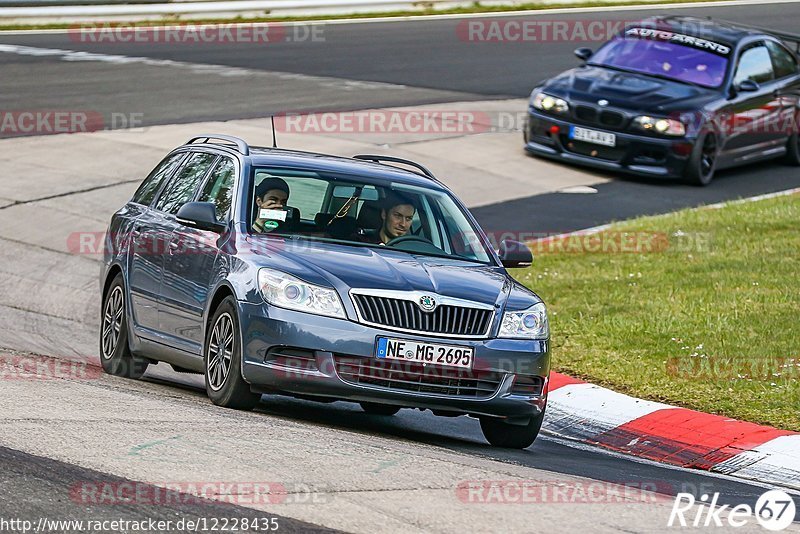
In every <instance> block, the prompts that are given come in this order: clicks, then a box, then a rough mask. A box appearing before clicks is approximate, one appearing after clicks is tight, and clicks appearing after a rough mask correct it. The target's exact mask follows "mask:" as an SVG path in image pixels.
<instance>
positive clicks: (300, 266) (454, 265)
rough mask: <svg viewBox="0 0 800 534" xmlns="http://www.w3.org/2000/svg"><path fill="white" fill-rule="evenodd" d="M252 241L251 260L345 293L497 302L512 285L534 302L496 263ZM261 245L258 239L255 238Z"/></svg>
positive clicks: (328, 245)
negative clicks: (378, 292)
mask: <svg viewBox="0 0 800 534" xmlns="http://www.w3.org/2000/svg"><path fill="white" fill-rule="evenodd" d="M264 241H266V242H268V246H258V247H254V249H253V253H254V254H255V256H256V260H254V261H255V263H257V264H258V266H260V267H270V268H273V269H277V270H280V271H283V272H286V273H289V274H291V275H294V276H296V277H298V278H301V279H303V280H305V281H307V282H309V283H312V284H317V285H324V286H333V287H335V288H336V289H337V290H338V291H339V294H340V295H341V296H342V297H343V299H346V296H347V294H348V292H349V290H350V289H352V288H366V289H386V290H394V291H412V290H413V291H425V292H431V293H436V294H438V295H444V296H449V297H455V298H460V299H465V300H471V301H475V302H481V303H484V304H499V305H503V304H504V303H505V301H506V300H507V299H508V296H509V294H510V293H511V292H512V288H514V291H513V293H514V295H515V301H516V300H519V299H527V300H529V301H530V305H533V304H535V303H536V302H538V297H536V295H534V294H533V293H531V292H529V291H527V290H524V288H522V291H521V290H520V289H519V288H516V287H515V286H516V284H515V283H514V281H513V279H512V278H511V277H510V276H508V274H507V273H506V272H505V269H503V268H502V267H497V266H491V265H482V264H478V263H472V262H467V261H462V260H457V259H448V258H437V257H431V256H422V255H418V254H410V253H407V252H402V251H398V250H392V249H384V248H372V247H356V246H347V245H337V244H334V243H319V242H311V241H298V242H291V241H289V240H286V241H284V240H281V239H269V240H264ZM258 244H259V245H261V244H262V243H260V242H259V243H258Z"/></svg>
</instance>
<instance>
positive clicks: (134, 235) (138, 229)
mask: <svg viewBox="0 0 800 534" xmlns="http://www.w3.org/2000/svg"><path fill="white" fill-rule="evenodd" d="M140 235H142V227H141V226H138V225H137V226H134V227H133V232H131V237H132V238H134V239H136V238H137V237H139V236H140Z"/></svg>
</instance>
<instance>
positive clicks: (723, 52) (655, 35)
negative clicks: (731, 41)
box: [625, 27, 731, 56]
mask: <svg viewBox="0 0 800 534" xmlns="http://www.w3.org/2000/svg"><path fill="white" fill-rule="evenodd" d="M625 37H626V38H628V39H630V38H638V39H652V40H656V41H669V42H671V43H676V44H682V45H684V46H691V47H694V48H699V49H700V50H707V51H709V52H714V53H715V54H718V55H720V56H727V55H728V54H730V53H731V47H730V46H727V45H724V44H720V43H715V42H714V41H709V40H708V39H703V38H701V37H694V36H692V35H685V34H682V33H675V32H671V31H669V30H659V29H657V28H640V27H634V28H628V29H627V30H625Z"/></svg>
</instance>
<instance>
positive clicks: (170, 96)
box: [0, 3, 800, 231]
mask: <svg viewBox="0 0 800 534" xmlns="http://www.w3.org/2000/svg"><path fill="white" fill-rule="evenodd" d="M668 12H669V13H676V14H681V13H684V14H692V15H695V16H703V17H705V16H710V17H717V18H722V19H726V20H733V21H740V22H747V23H750V24H755V25H759V26H764V27H773V28H777V29H781V30H785V31H793V30H796V23H795V21H796V20H797V18H798V17H800V4H797V3H784V4H767V5H766V6H761V5H745V6H741V7H730V6H726V7H703V8H698V7H694V8H682V9H670V10H668ZM653 13H659V11H657V10H656V11H652V10H636V11H609V12H604V13H603V15H602V17H597V16H593V15H592V14H590V13H579V14H570V15H565V14H557V15H547V16H537V17H535V18H536V20H540V19H541V20H550V21H568V22H578V23H585V22H586V21H589V20H592V19H594V18H596V19H600V20H601V21H603V22H604V23H606V24H608V25H609V27H613V25H614V22H615V21H624V20H635V19H636V18H640V17H643V16H646V15H648V14H653ZM500 18H501V19H502V18H503V17H500ZM510 18H513V19H515V20H520V21H524V20H532V19H533V17H520V16H518V15H512V16H510ZM466 20H468V19H440V20H421V21H420V20H412V21H405V22H374V23H355V24H346V23H339V24H328V25H325V26H323V30H324V33H322V34H321V35H322V36H323V38H324V40H322V41H318V42H312V39H311V37H304V35H305V34H304V33H303V32H304V31H306V30H296V31H297V32H298V33H297V35H298V37H297V38H296V40H292V42H284V41H276V42H270V43H216V42H206V43H203V42H201V43H194V42H190V43H183V44H165V43H159V42H133V43H125V42H113V43H108V42H102V43H93V42H82V41H86V40H92V39H91V38H89V37H86V36H81V34H80V33H79V32H77V31H76V30H70V31H67V32H58V33H38V34H3V35H0V47H2V45H16V46H23V47H31V48H32V50H33V51H32V52H26V53H18V52H15V53H8V52H6V53H2V49H1V48H0V69H2V72H3V76H2V78H1V79H0V109H9V110H32V109H33V110H41V109H47V110H50V109H70V110H94V111H97V112H100V113H103V114H104V115H105V116H106V117H108V116H109V115H110V114H112V113H119V114H124V115H128V116H130V114H134V115H135V116H136V117H137V120H140V121H141V124H140V125H143V126H146V125H153V124H174V123H187V122H199V121H207V120H229V119H235V118H249V117H265V116H269V115H270V114H275V113H284V112H297V111H326V110H350V109H364V108H377V107H391V106H414V105H423V104H429V103H433V102H455V101H470V100H488V99H500V98H508V97H517V98H519V97H527V95H528V94H529V93H530V90H531V88H532V87H533V86H534V85H535V83H536V82H537V81H538V80H540V79H542V78H545V77H547V76H551V75H553V74H555V73H557V72H559V71H561V70H563V69H565V68H568V67H571V66H573V65H575V64H576V61H577V60H576V59H575V58H574V57H573V55H572V50H573V49H574V48H576V47H577V46H579V45H586V46H594V47H595V48H596V47H597V46H598V44H599V43H596V42H583V43H577V44H576V43H574V42H569V41H568V42H564V41H562V40H551V41H545V42H543V41H542V40H537V41H534V42H531V41H528V42H480V41H478V42H475V41H469V40H468V39H467V38H466V37H465V30H464V26H463V25H464V24H465V21H466ZM486 20H489V19H486ZM491 20H495V19H491ZM286 31H287V37H286V38H287V39H290V38H291V33H290V32H292V31H295V30H292V28H291V27H289V28H287V29H286ZM94 39H97V37H95V38H94ZM42 49H44V50H47V51H49V53H48V54H44V55H43V54H42V53H41V51H42ZM53 51H55V52H56V53H54V52H53ZM58 51H62V52H63V53H61V54H59V53H57V52H58ZM76 52H77V54H75V53H76ZM65 53H69V54H70V55H68V56H65V55H64V54H65ZM81 53H83V54H81ZM87 53H88V54H103V55H110V56H111V57H110V58H108V57H104V59H102V60H99V59H96V58H95V59H93V58H92V56H91V55H87ZM113 56H120V57H122V58H126V60H127V61H125V62H123V61H122V60H115V59H114V57H113ZM130 58H136V60H135V61H131V60H130ZM154 61H155V62H159V61H162V62H163V61H172V62H178V65H175V66H173V67H172V68H158V67H155V66H153V65H152V62H154ZM148 62H150V63H148ZM209 65H212V66H216V67H214V68H209V67H208V66H209ZM520 111H523V110H520ZM2 135H3V134H0V136H2ZM520 137H521V135H520ZM521 151H522V149H521V141H520V152H521ZM593 172H596V171H593ZM596 173H597V172H596ZM597 174H599V175H601V176H606V177H608V178H613V179H614V181H613V183H611V184H606V186H604V187H602V188H601V190H600V193H601V194H600V195H592V196H591V198H584V199H581V200H578V201H576V199H575V196H576V195H569V196H565V195H560V194H555V195H548V196H546V197H539V198H536V199H521V200H520V201H519V203H522V205H523V206H528V205H530V203H533V204H535V205H537V208H538V209H537V211H536V213H537V217H538V220H537V224H536V227H537V230H538V231H569V230H574V229H579V228H585V227H588V226H594V225H597V224H602V223H606V222H609V221H611V220H616V219H622V218H628V217H632V216H636V215H641V214H651V213H662V212H666V211H672V210H674V209H677V208H680V207H686V206H693V205H698V204H703V203H708V202H718V201H722V200H726V199H731V198H738V197H741V196H751V195H755V194H759V193H768V192H773V191H779V190H784V189H789V188H793V187H798V186H800V170H798V169H793V168H790V167H785V166H782V165H780V164H757V165H754V166H750V167H744V168H740V169H734V170H728V171H722V172H720V173H718V176H717V179H716V180H715V182H713V183H712V184H711V186H710V187H707V188H705V189H704V190H702V191H699V190H697V189H696V188H694V187H688V186H684V185H682V184H676V183H667V184H664V183H658V182H655V183H654V182H650V181H647V180H642V179H624V178H618V177H612V176H611V175H608V174H607V173H602V172H599V173H597ZM519 203H517V204H512V205H506V204H499V205H497V206H493V207H485V208H483V209H481V210H478V211H476V214H477V215H478V217H479V220H480V221H481V223H482V224H484V225H485V226H486V227H488V228H490V229H491V228H497V229H503V230H507V229H510V228H509V222H508V221H509V220H513V221H515V222H514V225H523V226H524V225H527V226H530V223H529V221H528V220H526V218H525V217H523V216H522V215H523V214H524V213H525V209H522V210H520V208H519V206H518V204H519ZM509 213H511V214H513V215H514V216H513V217H508V214H509Z"/></svg>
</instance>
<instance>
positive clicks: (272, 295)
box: [258, 268, 347, 319]
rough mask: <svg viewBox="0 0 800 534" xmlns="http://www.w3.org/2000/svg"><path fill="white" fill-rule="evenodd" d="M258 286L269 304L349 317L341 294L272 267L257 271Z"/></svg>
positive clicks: (332, 315)
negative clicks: (343, 305)
mask: <svg viewBox="0 0 800 534" xmlns="http://www.w3.org/2000/svg"><path fill="white" fill-rule="evenodd" d="M258 288H259V289H260V290H261V295H262V296H263V297H264V300H266V301H267V302H268V303H270V304H274V305H275V306H280V307H281V308H288V309H290V310H297V311H301V312H306V313H315V314H317V315H327V316H328V317H337V318H339V319H346V318H347V315H346V314H345V312H344V308H343V307H342V301H341V299H340V298H339V294H338V293H337V292H336V290H334V289H330V288H327V287H320V286H315V285H313V284H309V283H307V282H303V281H302V280H300V279H299V278H295V277H294V276H292V275H290V274H286V273H283V272H281V271H276V270H273V269H266V268H265V269H261V270H260V271H258Z"/></svg>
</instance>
